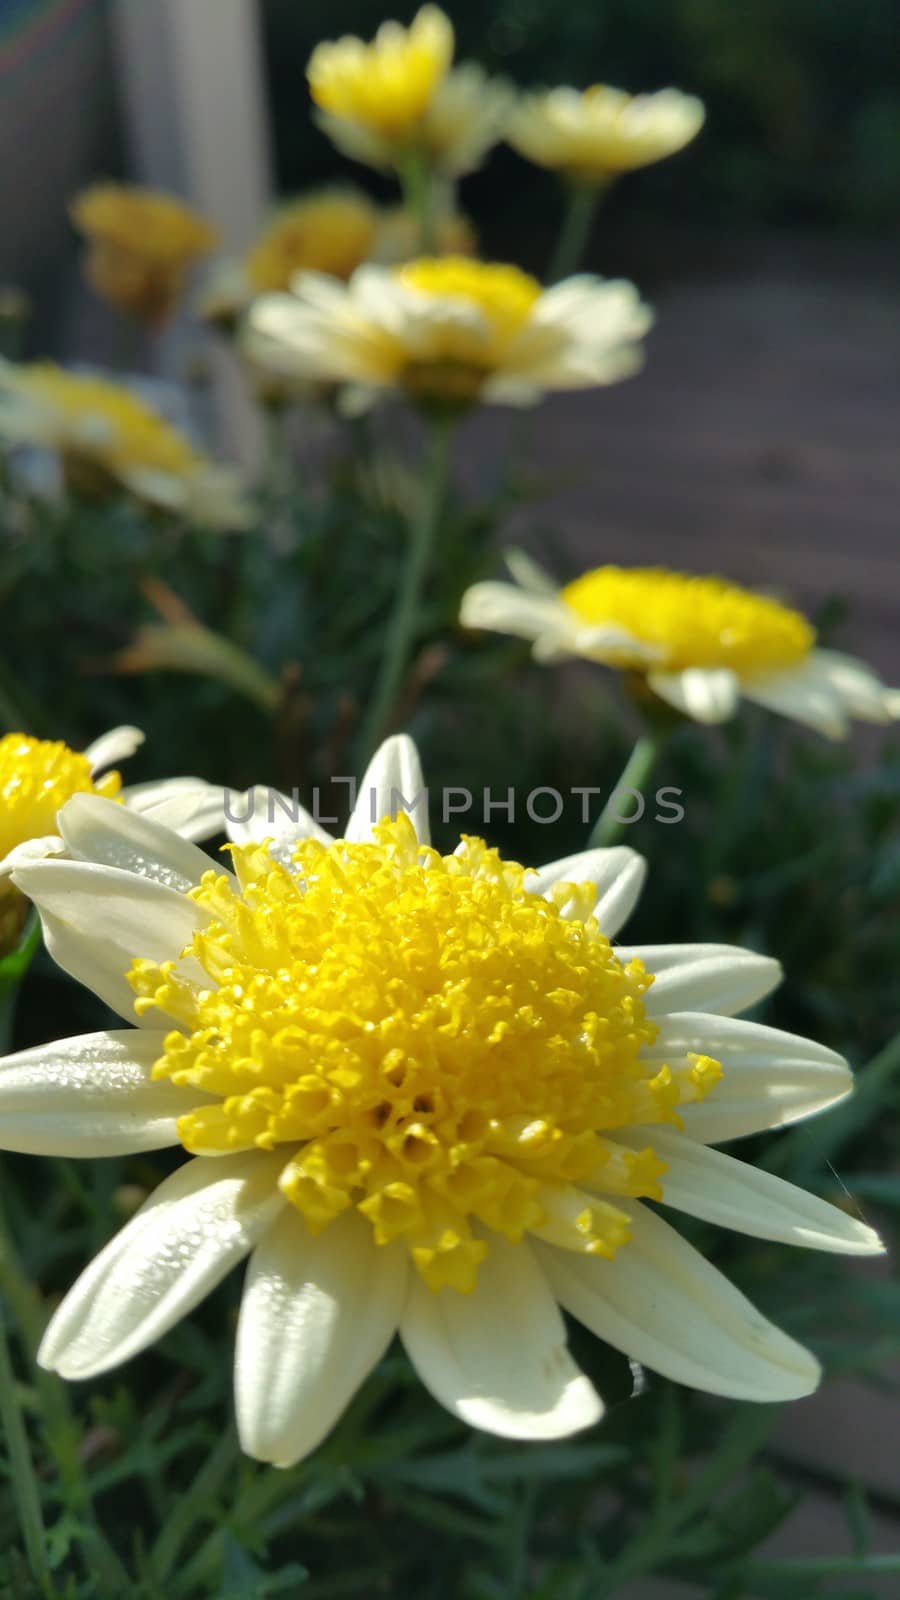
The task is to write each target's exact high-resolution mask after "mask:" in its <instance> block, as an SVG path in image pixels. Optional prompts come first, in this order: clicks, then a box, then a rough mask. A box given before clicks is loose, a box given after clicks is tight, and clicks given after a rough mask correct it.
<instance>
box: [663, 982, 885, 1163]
mask: <svg viewBox="0 0 900 1600" xmlns="http://www.w3.org/2000/svg"><path fill="white" fill-rule="evenodd" d="M690 1054H696V1055H708V1056H713V1057H714V1059H715V1060H717V1061H721V1062H722V1064H723V1067H724V1073H723V1076H722V1080H721V1082H720V1083H718V1084H717V1085H716V1087H715V1089H714V1090H713V1092H712V1094H710V1095H709V1096H707V1098H706V1099H705V1100H701V1101H698V1102H697V1103H696V1104H693V1105H685V1106H681V1107H680V1108H679V1114H680V1116H681V1117H682V1120H683V1122H684V1129H685V1132H686V1133H688V1134H689V1135H690V1136H691V1138H692V1139H699V1140H701V1141H702V1142H703V1143H705V1144H718V1143H720V1142H721V1141H723V1140H726V1139H738V1138H741V1137H743V1136H744V1135H747V1134H751V1133H760V1132H762V1131H763V1130H765V1129H767V1128H777V1127H782V1126H785V1125H787V1124H788V1123H792V1122H799V1121H800V1120H801V1119H802V1118H804V1117H810V1116H814V1115H816V1113H818V1112H820V1111H824V1110H825V1109H826V1108H827V1107H829V1106H832V1105H835V1104H837V1102H838V1101H840V1100H843V1099H844V1098H845V1096H846V1095H848V1094H849V1093H850V1092H851V1090H852V1088H853V1076H852V1074H851V1072H850V1068H849V1067H848V1066H847V1063H846V1061H845V1060H844V1058H843V1056H839V1055H838V1054H837V1053H836V1051H834V1050H829V1049H828V1048H827V1047H826V1046H825V1045H821V1044H817V1043H815V1041H814V1040H812V1039H804V1038H802V1037H801V1036H800V1035H799V1034H793V1033H783V1032H782V1031H781V1029H780V1028H767V1027H764V1026H763V1025H762V1023H758V1022H744V1021H741V1020H739V1019H738V1018H735V1017H715V1016H706V1015H704V1014H703V1013H702V1012H682V1013H674V1014H672V1015H670V1016H668V1017H664V1018H662V1020H661V1022H660V1031H659V1037H658V1038H657V1040H656V1042H655V1044H653V1045H651V1046H645V1047H644V1048H643V1049H642V1051H641V1058H642V1060H645V1061H648V1062H652V1063H654V1064H656V1065H658V1066H662V1065H663V1063H664V1062H668V1064H669V1065H670V1066H671V1067H676V1066H686V1065H687V1064H688V1060H687V1058H688V1056H689V1055H690ZM648 1142H649V1134H648Z"/></svg>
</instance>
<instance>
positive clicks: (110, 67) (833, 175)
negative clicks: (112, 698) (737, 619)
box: [0, 0, 900, 676]
mask: <svg viewBox="0 0 900 1600" xmlns="http://www.w3.org/2000/svg"><path fill="white" fill-rule="evenodd" d="M393 9H394V11H395V13H396V15H397V16H398V18H400V20H408V18H409V17H410V16H411V15H412V13H413V11H414V10H415V5H414V4H398V5H396V6H395V7H394V8H393ZM451 10H452V13H453V21H454V23H455V25H456V28H457V33H458V40H459V45H458V52H457V54H458V57H461V58H466V57H472V58H476V59H478V60H480V61H482V62H483V63H484V64H485V65H486V66H488V67H489V68H490V69H491V70H492V71H496V72H499V73H503V74H506V75H508V76H510V77H511V78H513V79H515V80H517V81H518V82H520V83H526V84H527V83H535V84H536V83H544V84H551V83H556V82H573V83H576V84H579V85H584V84H587V83H590V82H594V81H606V82H611V83H613V84H616V85H620V86H622V87H624V88H628V89H631V90H641V89H655V88H659V87H661V86H664V85H666V84H669V83H672V84H675V85H677V86H678V87H680V88H682V89H685V90H689V91H691V92H694V93H696V94H699V95H701V96H702V97H703V99H704V100H705V102H706V104H707V108H708V121H707V125H706V128H705V130H704V132H703V135H702V136H701V138H700V139H699V140H698V141H696V143H695V144H694V145H692V146H691V148H690V149H689V150H688V151H686V152H684V153H683V154H682V155H681V156H679V157H676V158H675V159H673V160H669V161H666V162H663V163H660V164H659V165H657V166H653V167H649V168H647V169H645V170H643V171H640V172H637V173H635V174H633V175H631V176H630V177H629V178H628V179H627V181H626V182H623V183H622V184H620V185H618V186H617V187H616V188H615V189H614V191H613V193H612V195H611V197H610V199H609V201H608V203H607V206H606V208H605V210H604V211H603V213H602V215H601V218H600V221H599V223H598V225H597V227H596V229H595V232H594V236H593V239H592V241H591V248H590V257H589V262H588V265H589V266H590V267H592V268H593V269H595V270H597V271H601V272H603V273H605V274H612V275H615V274H619V273H627V274H628V275H629V276H632V277H634V278H635V279H636V281H637V282H638V283H639V284H640V286H641V289H642V291H643V292H644V293H645V294H646V295H647V296H648V298H650V299H651V300H652V301H653V303H654V304H655V306H656V307H657V309H658V311H659V326H658V329H657V331H656V333H655V334H654V336H653V339H652V340H651V343H650V352H649V362H648V368H647V371H646V373H645V374H644V376H643V377H642V378H641V380H640V382H639V383H635V384H629V385H626V386H622V387H621V388H616V389H615V390H611V391H608V392H603V391H598V392H597V393H595V394H592V395H590V396H589V397H588V398H587V400H586V401H585V400H583V399H581V398H578V399H577V400H566V399H560V400H556V401H554V402H552V403H551V404H550V405H548V406H545V407H544V408H543V409H542V411H541V414H540V423H539V427H538V429H537V430H536V434H537V445H536V449H535V455H534V463H535V468H536V475H537V476H538V478H539V479H542V480H543V482H542V487H543V490H544V500H543V512H544V513H545V515H546V518H547V521H548V523H553V525H554V526H555V527H556V528H557V529H558V531H559V537H560V540H561V546H562V549H561V558H560V559H561V560H562V561H563V562H564V563H567V564H568V563H570V562H571V563H576V564H577V563H578V562H580V561H581V560H582V557H583V556H585V555H587V554H588V553H589V551H590V550H594V551H596V550H597V548H598V546H597V541H598V538H602V541H603V554H605V556H606V557H607V558H609V559H613V560H617V559H625V560H640V561H643V560H656V559H659V560H665V561H668V562H674V563H675V564H679V565H684V566H688V567H693V568H696V569H698V570H702V569H703V568H704V567H708V566H710V565H712V564H714V563H715V562H716V560H717V559H718V558H719V557H720V555H721V549H722V544H723V541H727V544H728V548H729V556H730V562H729V564H730V568H731V571H732V575H733V576H734V577H736V578H741V579H744V580H747V581H751V582H754V583H760V582H763V583H765V584H766V585H768V586H770V587H771V586H772V585H775V586H776V587H777V586H784V588H785V589H786V590H789V591H790V593H791V594H792V595H793V596H794V597H795V598H796V599H797V600H798V601H799V602H800V603H802V604H805V605H809V606H811V607H813V608H814V609H815V608H816V607H818V606H821V605H822V604H823V603H824V602H825V601H826V600H827V599H828V597H829V596H832V595H839V596H840V597H841V598H842V601H844V602H847V603H848V609H850V610H851V611H852V613H853V614H852V616H851V617H850V618H848V621H847V624H846V633H845V634H844V636H843V642H845V643H846V644H848V645H849V646H853V645H854V644H860V643H865V645H866V651H867V654H868V655H869V657H870V659H871V660H872V661H873V664H874V665H875V666H877V667H878V668H880V669H881V670H882V671H883V672H884V673H886V674H888V675H890V674H891V673H893V674H894V675H895V676H896V675H897V673H898V672H900V642H898V639H900V635H898V630H897V628H896V619H895V614H894V604H895V600H896V595H897V591H898V583H897V558H896V551H897V529H896V510H895V507H896V504H897V498H898V493H897V492H898V488H900V465H898V460H897V451H896V418H897V404H898V400H900V377H898V374H900V318H898V316H897V236H898V222H900V79H898V75H897V72H896V64H897V60H898V45H900V19H898V13H897V7H896V0H787V3H785V0H754V4H753V5H749V4H743V3H741V4H736V3H733V0H569V3H568V4H567V5H566V6H565V7H563V8H561V7H560V6H559V5H558V4H557V3H556V0H488V3H486V4H485V3H475V0H457V3H456V4H454V5H453V6H452V7H451ZM383 16H384V10H383V7H382V4H381V0H332V3H330V4H328V5H325V4H324V3H319V0H306V3H304V4H303V5H297V4H296V3H295V0H260V3H259V4H257V3H256V0H192V3H191V5H190V6H189V7H188V6H184V5H183V4H179V0H2V3H0V83H2V93H0V145H2V148H3V149H4V151H6V152H7V159H6V160H5V161H4V162H3V163H2V165H0V207H2V212H0V214H2V216H3V219H4V221H3V229H2V234H0V282H3V281H5V282H13V283H17V284H20V285H22V286H23V287H25V288H26V289H27V290H28V291H29V293H30V294H31V295H33V297H34V300H35V305H36V316H35V319H34V322H33V324H32V329H31V333H30V347H31V352H32V353H51V354H55V355H60V356H62V357H64V358H71V357H75V358H79V357H81V358H85V357H87V356H88V355H89V356H90V357H91V358H92V359H94V360H97V359H98V358H101V357H102V354H103V352H104V351H106V352H109V353H113V352H115V350H116V346H115V339H116V337H117V335H116V333H115V331H114V328H113V325H112V321H111V319H110V318H108V316H107V314H106V313H104V311H103V310H102V308H100V307H98V306H97V305H95V304H93V303H91V302H89V300H88V298H87V296H86V294H85V292H84V290H83V289H82V288H81V286H80V284H79V280H78V273H77V266H76V257H77V249H76V243H75V239H74V236H73V234H72V232H71V230H70V228H69V225H68V222H67V218H66V211H65V206H66V201H67V198H68V197H69V196H70V195H71V194H72V192H73V191H75V190H76V189H77V188H78V187H79V186H81V185H82V184H84V183H85V182H86V181H88V180H89V179H92V178H96V177H99V176H113V177H115V176H129V177H133V178H137V179H138V180H140V181H144V182H151V183H157V184H160V185H163V186H166V187H171V188H173V189H176V190H180V191H181V192H184V193H187V194H188V195H190V196H191V197H192V198H194V199H195V200H197V201H199V202H200V203H201V204H205V205H206V207H207V209H208V210H211V211H213V212H214V213H215V214H216V216H217V217H218V218H219V219H220V220H221V221H222V222H223V224H224V233H225V236H226V242H227V243H228V245H229V246H231V247H233V248H239V247H242V246H244V245H246V244H247V243H248V241H249V239H250V238H251V236H252V234H253V231H254V229H255V227H256V226H257V225H258V222H259V220H260V218H261V216H262V215H263V214H264V212H265V209H266V206H267V204H268V201H269V198H270V196H271V195H272V194H274V193H279V192H280V193H293V192H296V191H298V190H300V189H303V188H304V187H306V186H308V185H310V184H315V183H319V182H322V181H323V180H333V179H334V176H335V172H336V170H342V171H343V172H344V174H345V175H346V176H347V177H348V178H351V179H352V180H353V181H355V182H358V183H362V184H363V185H365V186H368V187H369V188H370V189H371V190H372V191H373V192H378V191H379V179H378V178H377V176H375V175H373V174H371V173H369V172H367V171H366V170H365V169H362V168H358V167H354V166H353V164H352V163H350V162H348V161H344V160H343V158H341V157H339V156H336V155H335V152H334V151H333V150H332V149H331V147H330V146H329V145H328V143H327V141H326V140H325V139H324V137H323V136H322V135H321V134H319V133H318V132H317V131H316V129H315V128H314V127H313V126H312V124H311V121H310V118H309V115H308V104H307V91H306V84H305V77H304V67H305V63H306V60H307V58H308V55H309V52H310V50H311V48H312V47H313V45H314V44H315V42H316V41H317V40H318V39H320V38H322V37H323V36H324V37H327V36H335V35H336V34H338V33H340V32H342V31H347V30H352V31H358V32H360V33H362V34H364V35H370V34H371V33H372V32H373V31H374V30H375V28H376V27H377V25H378V23H379V22H380V21H381V20H383ZM26 175H27V181H23V178H24V177H25V176H26ZM381 192H384V193H386V192H388V189H387V185H386V183H385V184H383V185H382V186H381ZM462 203H463V206H464V207H465V208H466V209H467V210H469V211H471V212H472V213H474V214H475V215H476V216H477V217H478V219H479V225H480V227H481V230H482V241H483V248H484V250H485V252H486V253H492V252H497V253H498V254H502V255H506V256H513V257H514V258H516V259H518V260H520V261H521V262H522V263H523V264H524V265H526V266H528V267H531V268H533V269H535V270H537V271H540V270H541V267H542V266H544V265H545V264H546V261H547V257H548V254H549V248H550V242H551V238H552V232H553V227H554V218H555V216H556V214H557V208H558V205H559V197H558V194H557V192H556V189H555V186H554V182H553V179H552V177H551V175H550V174H545V173H542V172H540V171H537V170H536V169H534V168H532V167H529V166H526V164H525V163H524V162H523V161H521V160H520V159H519V158H518V157H517V156H516V155H514V153H513V152H512V151H510V150H508V149H506V148H504V147H501V148H500V149H499V150H497V151H495V152H494V154H493V155H492V156H491V158H490V159H489V161H488V163H487V164H486V166H485V167H484V169H483V170H482V171H481V172H479V173H476V174H475V175H474V176H473V177H472V178H470V179H468V180H466V182H465V183H464V184H463V187H462ZM536 218H539V219H540V220H539V221H535V219H536ZM507 425H508V424H507V420H506V419H505V418H503V417H502V416H500V415H499V414H497V415H494V416H492V417H490V418H488V419H486V420H485V419H480V420H479V422H478V424H477V425H476V427H475V429H474V432H473V436H472V437H471V439H470V441H469V445H470V448H469V450H468V451H467V453H466V457H467V461H468V463H469V468H468V470H469V471H470V472H471V474H472V475H473V478H477V479H479V480H480V479H481V478H482V477H483V476H484V474H485V473H489V472H490V463H491V461H492V459H493V458H494V457H495V455H496V454H497V451H498V449H499V448H500V447H501V446H502V442H503V436H504V433H505V429H506V427H507ZM235 431H236V430H235V426H234V422H233V419H232V426H231V429H230V433H231V438H230V440H229V441H228V442H229V443H230V445H231V447H232V448H233V449H240V447H241V444H242V443H243V441H242V440H241V439H240V438H235ZM237 432H238V434H239V433H240V425H239V424H238V427H237ZM601 489H602V500H601V499H600V498H599V496H600V491H601ZM526 537H527V536H526ZM851 602H852V604H851Z"/></svg>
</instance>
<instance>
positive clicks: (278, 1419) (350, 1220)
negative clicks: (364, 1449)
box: [234, 1206, 409, 1467]
mask: <svg viewBox="0 0 900 1600" xmlns="http://www.w3.org/2000/svg"><path fill="white" fill-rule="evenodd" d="M408 1274H409V1255H408V1253H407V1251H406V1250H405V1249H404V1248H403V1246H402V1245H400V1244H394V1245H389V1246H385V1247H382V1248H380V1247H379V1246H378V1245H376V1244H375V1242H374V1238H373V1234H372V1229H371V1227H370V1226H369V1224H368V1223H367V1222H365V1221H364V1220H363V1218H362V1217H361V1216H360V1215H359V1213H358V1212H355V1211H351V1212H346V1213H345V1214H344V1215H343V1216H342V1217H338V1218H337V1220H336V1221H335V1222H332V1223H330V1224H329V1226H328V1227H327V1228H325V1229H323V1231H322V1232H321V1233H320V1234H318V1235H316V1236H315V1237H313V1235H312V1234H311V1233H310V1232H309V1229H308V1228H307V1226H306V1223H305V1221H304V1219H303V1218H302V1217H301V1216H300V1214H299V1212H297V1211H295V1210H294V1209H293V1207H292V1206H287V1207H286V1208H285V1210H284V1211H283V1212H282V1213H281V1214H280V1216H279V1217H278V1218H277V1219H276V1221H275V1222H274V1223H273V1224H272V1226H271V1228H270V1229H269V1230H268V1232H267V1233H266V1234H265V1235H264V1236H263V1238H262V1239H261V1240H260V1242H259V1244H258V1245H257V1247H256V1249H255V1250H254V1252H253V1255H252V1257H251V1259H250V1265H249V1267H248V1270H247V1281H246V1285H245V1288H244V1294H243V1298H242V1300H241V1314H240V1319H239V1321H238V1330H237V1352H236V1358H235V1375H234V1376H235V1405H236V1409H237V1420H238V1430H239V1433H240V1439H241V1446H242V1448H243V1449H244V1450H245V1451H246V1452H247V1454H248V1455H251V1456H255V1457H256V1459H257V1460H258V1461H270V1462H272V1464H273V1465H274V1466H276V1467H290V1466H293V1464H294V1462H296V1461H300V1460H302V1459H303V1457H304V1456H307V1455H309V1453H310V1451H311V1450H314V1449H315V1448H316V1445H317V1444H319V1443H320V1442H321V1441H322V1439H324V1438H325V1435H326V1434H327V1433H329V1432H330V1430H331V1429H332V1428H333V1426H334V1424H335V1423H336V1422H337V1419H338V1417H339V1416H340V1415H341V1413H342V1411H343V1410H344V1408H345V1407H346V1406H347V1404H348V1403H349V1401H350V1400H351V1399H352V1398H353V1395H354V1394H355V1393H356V1390H357V1389H358V1388H359V1386H360V1384H361V1383H362V1382H363V1381H364V1379H365V1378H366V1377H367V1376H368V1374H369V1373H370V1372H371V1370H372V1368H373V1367H374V1366H375V1364H376V1362H378V1361H380V1359H381V1357H382V1356H383V1355H384V1352H385V1350H386V1349H387V1347H388V1345H389V1344H390V1342H391V1339H392V1338H393V1336H394V1333H395V1332H396V1329H397V1324H398V1322H399V1320H400V1313H401V1311H402V1308H403V1301H404V1298H405V1294H406V1286H407V1279H408Z"/></svg>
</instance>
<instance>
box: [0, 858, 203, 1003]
mask: <svg viewBox="0 0 900 1600" xmlns="http://www.w3.org/2000/svg"><path fill="white" fill-rule="evenodd" d="M13 882H14V883H16V884H17V885H18V886H19V888H21V889H22V891H23V893H24V894H26V895H28V897H29V899H31V900H33V901H34V903H35V905H36V907H37V910H38V912H39V914H40V918H41V923H42V926H43V931H44V942H45V944H46V946H47V949H48V951H49V952H50V955H51V956H52V957H53V959H54V961H55V962H56V963H57V965H58V966H60V967H62V969H63V971H64V972H68V974H69V976H70V977H72V978H74V979H75V980H76V982H78V983H83V984H84V985H85V987H86V988H88V989H92V990H93V991H94V993H95V994H96V995H99V997H100V999H101V1000H105V1001H106V1004H107V1005H108V1006H111V1007H112V1009H113V1010H114V1011H117V1012H118V1013H119V1015H120V1016H121V1017H124V1018H125V1019H126V1021H128V1022H135V1021H140V1022H141V1024H142V1025H143V1026H150V1027H157V1028H158V1027H159V1026H160V1018H159V1016H156V1015H154V1014H153V1013H151V1014H150V1015H149V1016H145V1017H143V1018H140V1019H139V1018H138V1017H137V1014H136V1012H135V1009H134V998H135V997H134V991H133V989H132V988H131V985H130V984H129V983H128V981H127V979H126V976H125V975H126V973H127V972H128V970H129V968H130V966H131V962H132V959H133V958H134V957H136V956H142V957H144V958H145V959H147V960H149V961H171V960H177V959H178V957H179V956H180V954H181V951H182V950H183V949H184V948H185V946H186V945H187V944H189V943H190V941H191V939H192V937H193V935H194V933H195V931H196V930H197V929H198V928H201V927H203V926H204V924H205V923H206V922H207V921H208V920H209V917H208V913H207V912H205V911H204V910H202V908H201V907H200V906H198V905H197V904H196V902H195V901H193V900H189V899H188V898H187V896H185V895H181V894H178V893H177V892H176V891H175V890H174V889H168V888H166V886H165V885H164V884H161V883H153V882H152V881H151V880H150V879H149V878H139V877H137V876H136V875H135V874H134V873H130V872H122V871H120V870H119V869H117V868H116V867H99V866H95V865H94V864H93V863H91V862H85V861H41V862H36V863H35V864H34V865H33V866H29V867H23V868H21V869H20V870H19V871H17V872H15V873H14V874H13ZM181 970H183V971H185V972H186V973H187V974H188V975H189V976H191V977H193V978H194V979H195V980H196V981H204V979H205V975H204V973H203V970H202V968H200V967H199V965H197V964H196V963H183V964H182V966H181Z"/></svg>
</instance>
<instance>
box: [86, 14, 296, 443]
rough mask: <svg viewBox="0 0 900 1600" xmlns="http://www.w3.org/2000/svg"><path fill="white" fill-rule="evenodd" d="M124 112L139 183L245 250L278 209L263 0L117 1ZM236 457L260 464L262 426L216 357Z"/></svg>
mask: <svg viewBox="0 0 900 1600" xmlns="http://www.w3.org/2000/svg"><path fill="white" fill-rule="evenodd" d="M113 21H114V30H115V47H116V54H117V58H118V64H119V71H120V74H121V85H122V95H121V99H122V111H123V115H124V118H125V124H126V128H127V130H128V135H129V140H130V144H131V153H132V165H133V171H134V176H135V178H136V179H137V181H138V182H141V183H147V184H150V185H153V186H155V187H158V188H164V189H172V190H173V191H175V192H176V193H179V194H182V195H184V197H185V198H186V199H188V200H190V201H192V202H193V203H194V204H195V205H196V206H198V208H199V209H200V210H201V211H203V212H205V213H206V214H207V215H209V216H210V217H212V218H213V219H214V220H215V222H216V224H217V225H218V227H219V229H220V231H221V234H222V238H223V243H224V246H225V248H226V249H227V250H232V251H241V250H243V249H245V248H246V246H247V244H248V243H249V242H250V240H251V239H252V238H253V236H254V234H255V233H256V232H257V230H258V228H259V226H260V224H261V222H262V220H263V218H264V216H265V214H266V211H267V209H268V205H269V196H270V178H269V170H270V169H269V139H268V112H267V105H266V94H265V85H264V75H263V64H262V51H261V41H260V27H259V12H258V7H257V0H115V5H114V7H113ZM213 366H214V372H213V377H214V390H215V396H216V402H217V411H218V416H219V421H220V425H221V431H222V435H223V443H224V445H225V447H226V448H227V450H228V452H229V453H230V454H231V455H233V456H236V457H237V458H238V459H239V460H241V461H242V462H243V463H244V464H245V465H251V464H253V463H254V462H255V461H257V460H258V459H259V453H260V439H259V423H258V419H257V417H256V413H255V411H254V409H253V408H252V407H251V406H250V405H249V403H248V401H247V398H246V395H245V393H244V390H243V386H242V384H241V383H240V377H239V374H238V373H236V372H235V370H234V366H233V363H232V362H231V360H230V358H229V357H228V356H227V354H226V353H225V352H224V351H221V350H214V351H213Z"/></svg>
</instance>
